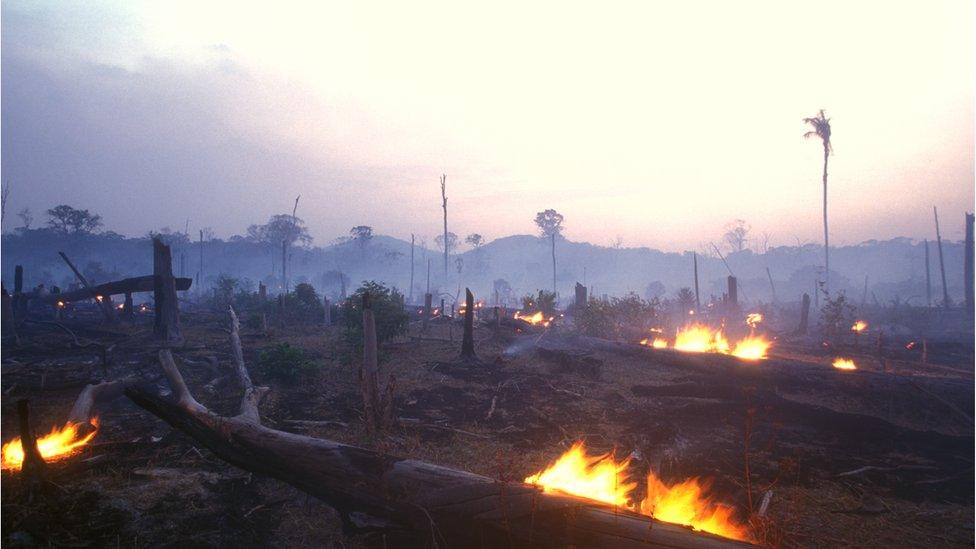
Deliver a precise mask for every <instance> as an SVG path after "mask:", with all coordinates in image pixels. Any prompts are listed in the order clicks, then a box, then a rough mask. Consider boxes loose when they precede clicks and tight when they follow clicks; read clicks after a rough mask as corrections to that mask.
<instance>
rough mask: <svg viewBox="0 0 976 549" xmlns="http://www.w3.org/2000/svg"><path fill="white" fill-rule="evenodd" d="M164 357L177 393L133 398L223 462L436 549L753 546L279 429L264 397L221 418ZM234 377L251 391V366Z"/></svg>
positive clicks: (130, 389)
mask: <svg viewBox="0 0 976 549" xmlns="http://www.w3.org/2000/svg"><path fill="white" fill-rule="evenodd" d="M159 359H160V364H161V366H162V370H163V374H164V375H165V377H166V378H167V380H168V381H169V385H170V388H171V389H172V395H171V396H169V397H163V396H160V394H159V393H158V389H157V388H156V387H155V386H154V385H145V384H144V385H127V386H125V387H124V392H125V395H126V396H127V397H128V398H129V399H130V400H132V401H133V402H134V403H136V404H137V405H139V406H141V407H142V408H144V409H145V410H147V411H149V412H150V413H152V414H154V415H156V416H157V417H159V418H161V419H163V420H164V421H166V422H167V423H169V424H170V425H171V426H173V427H174V428H176V429H179V430H180V431H183V432H184V433H186V434H187V435H189V436H190V437H192V438H193V439H195V440H196V441H198V442H199V443H201V444H202V445H204V446H206V447H207V448H209V449H210V450H211V451H212V452H214V453H215V454H216V455H217V456H218V457H220V458H221V459H224V460H226V461H227V462H229V463H231V464H233V465H236V466H238V467H240V468H242V469H245V470H248V471H251V472H254V473H258V474H262V475H267V476H270V477H273V478H277V479H279V480H282V481H284V482H287V483H289V484H291V485H292V486H295V487H296V488H298V489H300V490H302V491H304V492H306V493H308V494H311V495H313V496H315V497H318V498H320V499H321V500H323V501H325V502H326V503H328V504H330V505H332V506H333V507H335V508H336V509H337V510H339V512H340V513H342V514H343V516H344V520H345V521H346V523H347V524H353V523H358V524H370V525H373V526H376V525H381V527H382V528H384V529H385V530H390V531H396V532H399V533H401V534H403V535H406V536H408V537H409V538H410V539H411V540H413V541H414V542H415V543H417V544H424V545H428V546H453V547H467V546H481V547H491V546H506V547H565V546H584V547H615V548H616V547H672V548H673V547H703V548H724V547H748V546H749V545H748V544H746V543H743V542H738V541H733V540H728V539H725V538H721V537H718V536H714V535H711V534H707V533H702V532H696V531H693V530H691V529H689V528H687V527H683V526H678V525H674V524H668V523H664V522H659V521H656V520H654V519H652V518H650V517H647V516H644V515H639V514H636V513H633V512H631V511H628V510H626V509H622V508H619V507H614V506H611V505H607V504H603V503H600V502H597V501H593V500H587V499H583V498H578V497H574V496H568V495H563V494H556V493H545V492H543V491H541V490H540V489H538V488H537V487H534V486H531V485H527V484H523V483H519V482H500V481H496V480H494V479H491V478H488V477H485V476H481V475H476V474H473V473H468V472H464V471H459V470H456V469H451V468H448V467H442V466H439V465H435V464H432V463H427V462H423V461H417V460H412V459H401V458H397V457H394V456H391V455H388V454H383V453H379V452H375V451H371V450H367V449H363V448H358V447H355V446H350V445H346V444H341V443H338V442H334V441H331V440H325V439H318V438H312V437H307V436H302V435H297V434H292V433H287V432H283V431H278V430H275V429H271V428H268V427H266V426H264V425H262V424H261V420H260V416H259V414H258V404H259V403H258V399H256V398H244V399H242V402H241V406H240V412H239V413H238V414H237V415H235V416H233V417H224V416H220V415H217V414H215V413H214V412H212V411H210V410H208V409H207V408H206V407H204V406H203V405H201V404H200V403H199V402H197V400H196V399H195V398H194V397H193V395H192V394H191V393H190V391H189V388H188V387H187V385H186V382H185V381H184V379H183V377H182V375H181V374H180V372H179V370H178V369H177V367H176V364H175V362H174V361H173V357H172V354H171V351H170V350H169V349H162V350H161V351H159ZM239 366H240V365H239ZM236 373H237V374H238V377H239V381H240V382H241V385H242V387H244V388H245V389H246V388H247V387H249V386H250V382H249V381H250V380H249V379H248V378H247V377H246V372H244V371H243V368H241V367H238V368H236ZM245 392H246V391H245Z"/></svg>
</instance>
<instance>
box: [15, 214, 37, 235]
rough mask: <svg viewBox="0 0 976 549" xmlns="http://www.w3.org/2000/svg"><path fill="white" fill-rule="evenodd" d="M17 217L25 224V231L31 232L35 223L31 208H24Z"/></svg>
mask: <svg viewBox="0 0 976 549" xmlns="http://www.w3.org/2000/svg"><path fill="white" fill-rule="evenodd" d="M17 217H19V218H20V222H21V223H23V225H22V227H23V228H24V230H25V231H28V230H30V228H31V223H33V222H34V214H33V213H31V211H30V208H24V209H23V210H20V211H19V212H18V213H17Z"/></svg>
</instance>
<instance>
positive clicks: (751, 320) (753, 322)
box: [746, 313, 763, 330]
mask: <svg viewBox="0 0 976 549" xmlns="http://www.w3.org/2000/svg"><path fill="white" fill-rule="evenodd" d="M762 321H763V315H762V313H749V314H748V315H747V316H746V324H748V325H749V327H750V328H752V329H753V330H755V329H756V327H757V326H759V323H760V322H762Z"/></svg>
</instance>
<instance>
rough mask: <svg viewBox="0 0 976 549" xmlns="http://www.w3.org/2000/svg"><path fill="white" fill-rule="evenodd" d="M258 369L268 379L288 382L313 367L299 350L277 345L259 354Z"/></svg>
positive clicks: (303, 352) (281, 344) (286, 344)
mask: <svg viewBox="0 0 976 549" xmlns="http://www.w3.org/2000/svg"><path fill="white" fill-rule="evenodd" d="M258 367H259V368H261V371H262V372H264V375H266V376H268V377H270V378H273V379H279V380H283V381H289V380H294V379H295V378H297V377H299V376H300V375H302V374H304V373H306V372H308V371H309V370H311V369H313V368H314V367H315V365H314V363H312V361H311V360H309V359H308V357H307V356H306V354H305V351H304V350H302V349H301V348H299V347H292V346H291V345H289V344H288V343H279V344H277V345H275V346H274V347H271V348H270V349H268V350H266V351H263V352H262V353H261V354H260V356H259V357H258Z"/></svg>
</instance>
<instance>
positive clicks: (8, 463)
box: [0, 418, 98, 470]
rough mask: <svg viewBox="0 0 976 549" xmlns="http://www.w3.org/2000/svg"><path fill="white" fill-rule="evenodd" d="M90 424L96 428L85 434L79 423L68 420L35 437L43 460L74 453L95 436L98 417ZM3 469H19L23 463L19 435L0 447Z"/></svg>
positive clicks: (52, 459) (51, 459) (57, 458)
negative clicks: (62, 424) (63, 424)
mask: <svg viewBox="0 0 976 549" xmlns="http://www.w3.org/2000/svg"><path fill="white" fill-rule="evenodd" d="M91 424H92V425H93V426H94V427H95V428H96V430H93V431H92V432H90V433H88V434H87V435H82V434H81V427H82V425H83V424H81V423H73V422H70V421H69V422H68V423H66V424H65V426H64V427H62V428H61V429H57V428H54V429H51V432H50V433H49V434H47V435H45V436H43V437H40V438H38V439H37V449H38V451H39V452H40V453H41V457H43V458H44V461H57V460H59V459H64V458H66V457H69V456H71V455H72V454H74V453H76V452H77V451H78V450H79V449H80V448H81V447H82V446H84V445H85V444H88V442H89V441H91V439H93V438H95V433H96V432H97V427H98V418H92V420H91ZM0 454H2V464H3V468H4V469H15V470H20V467H21V465H22V464H23V463H24V448H23V446H21V444H20V437H17V438H14V439H13V440H11V441H10V442H8V443H6V444H4V445H3V447H2V449H0Z"/></svg>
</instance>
